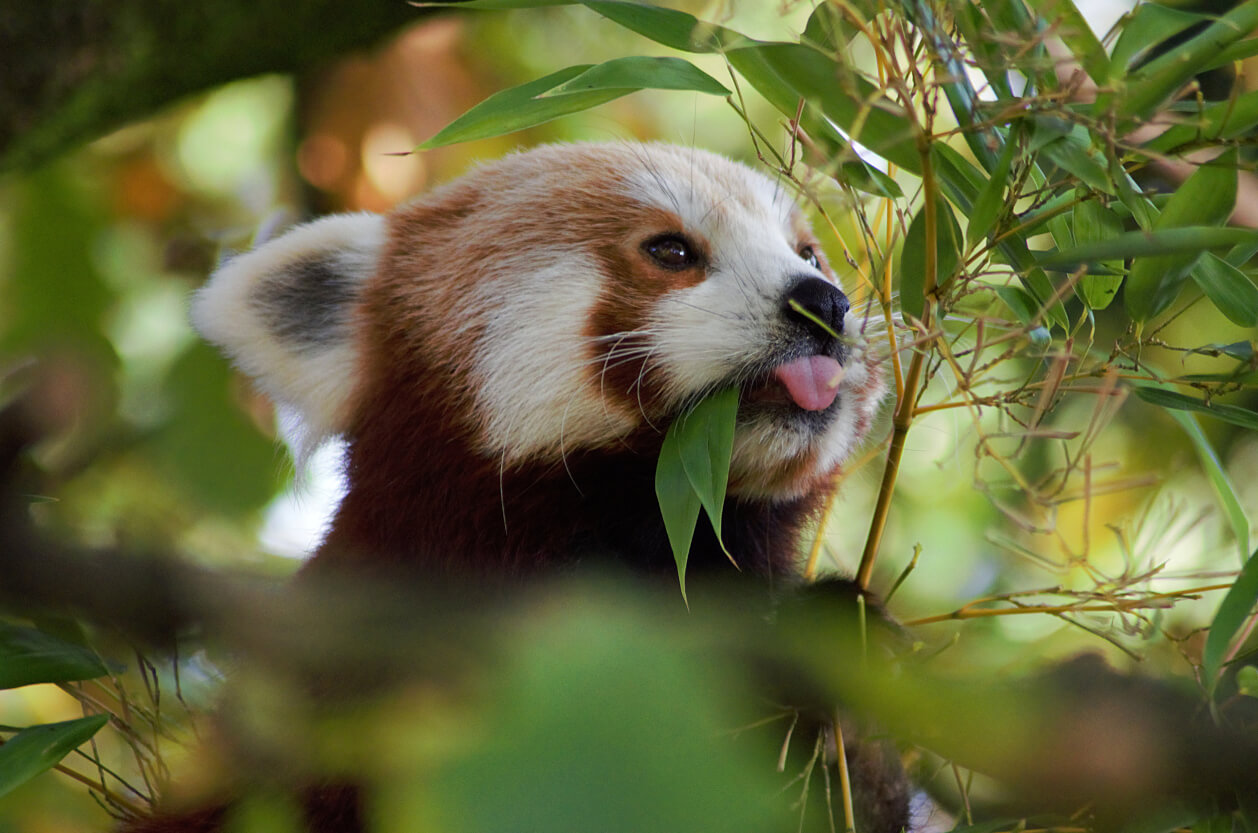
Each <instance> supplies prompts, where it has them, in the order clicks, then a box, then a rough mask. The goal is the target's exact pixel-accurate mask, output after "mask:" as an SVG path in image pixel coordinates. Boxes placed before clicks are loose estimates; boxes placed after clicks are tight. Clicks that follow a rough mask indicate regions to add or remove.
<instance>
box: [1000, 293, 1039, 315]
mask: <svg viewBox="0 0 1258 833" xmlns="http://www.w3.org/2000/svg"><path fill="white" fill-rule="evenodd" d="M995 290H996V294H997V295H998V296H1000V300H1002V301H1004V302H1005V306H1007V307H1009V309H1010V310H1012V311H1013V314H1014V315H1016V316H1017V317H1018V320H1019V321H1021V322H1022V323H1023V324H1033V323H1035V317H1036V314H1037V313H1038V312H1039V311H1040V305H1039V304H1038V303H1037V302H1036V300H1035V299H1034V298H1033V297H1031V293H1029V292H1027V291H1026V290H1025V289H1021V288H1019V287H1016V286H997V287H995Z"/></svg>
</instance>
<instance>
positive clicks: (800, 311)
mask: <svg viewBox="0 0 1258 833" xmlns="http://www.w3.org/2000/svg"><path fill="white" fill-rule="evenodd" d="M792 302H794V303H792ZM783 305H784V307H785V309H784V310H783V311H784V312H785V313H786V317H787V318H788V319H789V320H791V321H797V322H799V323H801V324H803V325H804V327H805V329H807V330H808V331H809V332H810V333H812V334H813V335H815V336H818V337H826V336H833V335H836V334H840V333H842V332H843V316H845V315H847V311H848V309H849V308H850V307H851V304H849V303H848V301H847V296H846V295H844V294H843V292H842V291H841V290H840V289H839V288H838V287H837V286H835V285H834V284H832V283H830V282H829V281H823V280H822V279H821V278H814V277H807V278H801V279H800V280H799V282H798V283H796V284H795V285H794V286H793V287H791V289H790V291H789V292H787V293H786V298H785V300H784V301H783ZM817 322H821V324H822V325H825V326H821V325H819V324H818V323H817ZM827 328H828V330H829V331H828V330H827ZM830 331H833V332H830Z"/></svg>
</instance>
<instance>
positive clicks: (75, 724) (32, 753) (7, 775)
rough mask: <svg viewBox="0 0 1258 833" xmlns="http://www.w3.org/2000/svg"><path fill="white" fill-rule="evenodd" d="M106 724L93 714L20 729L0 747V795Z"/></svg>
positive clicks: (102, 717)
mask: <svg viewBox="0 0 1258 833" xmlns="http://www.w3.org/2000/svg"><path fill="white" fill-rule="evenodd" d="M108 722H109V716H108V715H104V714H96V715H92V716H91V717H82V718H79V719H78V720H67V721H66V722H64V723H46V724H44V725H42V726H32V727H30V728H29V729H23V730H22V731H20V732H18V733H17V734H16V735H14V736H13V737H11V738H9V739H8V740H7V741H5V744H4V745H3V746H0V795H5V794H6V793H9V792H11V791H13V790H14V789H16V788H17V787H20V786H21V785H22V784H25V783H26V782H27V781H29V780H31V779H32V778H34V777H35V776H36V775H39V774H40V773H41V772H44V771H46V770H48V769H51V768H52V767H54V766H56V765H57V763H58V762H59V761H60V760H61V759H62V758H64V757H65V756H66V755H69V754H70V753H71V752H73V751H74V750H75V748H77V747H78V746H80V745H82V744H84V743H86V742H87V741H88V740H90V739H91V737H92V735H94V734H96V733H97V732H98V731H100V728H101V727H102V726H104V725H105V724H106V723H108Z"/></svg>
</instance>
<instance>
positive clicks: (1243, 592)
mask: <svg viewBox="0 0 1258 833" xmlns="http://www.w3.org/2000/svg"><path fill="white" fill-rule="evenodd" d="M1256 602H1258V552H1254V553H1253V554H1251V555H1250V556H1249V560H1248V561H1247V562H1246V563H1245V567H1244V569H1242V570H1241V574H1240V576H1238V577H1237V579H1236V583H1235V584H1233V585H1232V587H1231V589H1229V590H1228V591H1227V595H1226V596H1224V597H1223V601H1222V602H1221V603H1220V604H1219V610H1218V612H1217V613H1215V614H1214V621H1213V622H1211V624H1210V632H1209V633H1208V634H1207V635H1206V647H1205V651H1204V652H1203V654H1202V665H1203V666H1204V669H1203V670H1204V674H1205V678H1206V684H1207V685H1208V686H1209V687H1210V688H1211V689H1213V688H1214V685H1215V683H1216V682H1217V681H1218V676H1219V669H1221V668H1222V667H1223V661H1224V660H1225V659H1226V658H1227V653H1228V649H1229V648H1230V647H1231V645H1232V640H1233V639H1234V638H1235V637H1236V634H1237V633H1238V632H1239V631H1240V629H1241V628H1242V627H1243V626H1244V624H1245V620H1246V619H1248V618H1249V616H1250V614H1251V613H1253V610H1254V604H1255V603H1256Z"/></svg>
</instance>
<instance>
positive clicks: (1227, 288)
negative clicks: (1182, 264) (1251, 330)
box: [1192, 252, 1258, 327]
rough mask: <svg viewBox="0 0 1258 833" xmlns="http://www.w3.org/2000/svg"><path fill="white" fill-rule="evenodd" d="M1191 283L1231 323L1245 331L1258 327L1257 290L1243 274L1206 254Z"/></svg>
mask: <svg viewBox="0 0 1258 833" xmlns="http://www.w3.org/2000/svg"><path fill="white" fill-rule="evenodd" d="M1192 279H1193V281H1195V282H1196V284H1197V286H1199V287H1200V288H1201V291H1202V292H1204V293H1205V294H1206V297H1207V298H1209V299H1210V302H1211V303H1213V304H1214V305H1215V307H1217V308H1218V310H1219V312H1221V313H1223V314H1224V315H1226V316H1227V318H1228V320H1230V321H1232V322H1233V323H1235V324H1239V325H1241V326H1242V327H1252V326H1254V325H1255V324H1258V287H1255V286H1254V284H1253V281H1251V280H1250V279H1249V276H1248V275H1246V274H1245V273H1244V272H1242V271H1241V270H1239V269H1237V268H1236V267H1235V266H1233V265H1232V264H1230V263H1228V262H1227V261H1226V260H1224V259H1223V258H1221V257H1219V256H1218V255H1216V254H1213V253H1210V252H1207V253H1206V256H1205V257H1203V258H1202V259H1201V260H1199V261H1197V265H1196V267H1195V268H1194V269H1193V270H1192Z"/></svg>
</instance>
